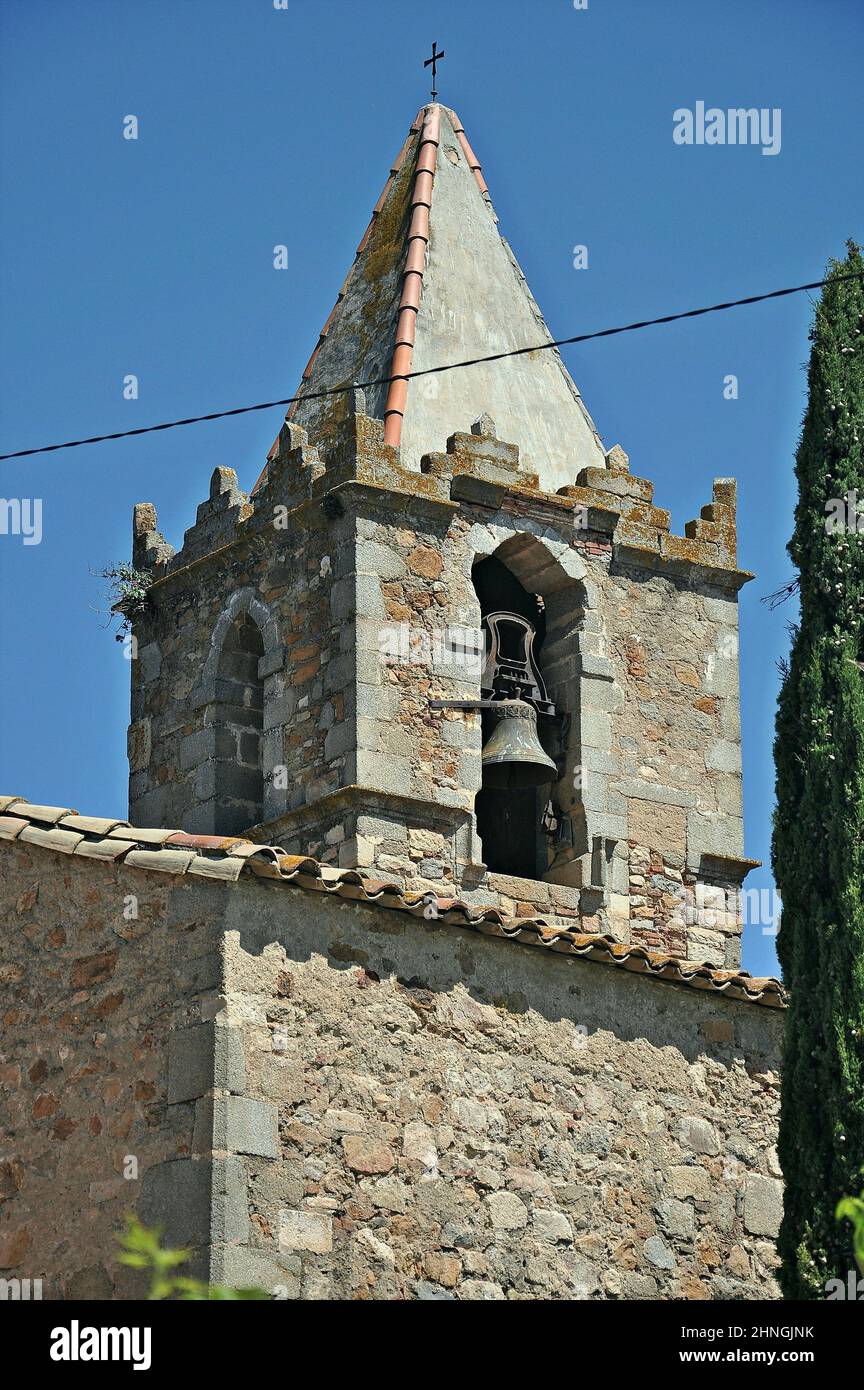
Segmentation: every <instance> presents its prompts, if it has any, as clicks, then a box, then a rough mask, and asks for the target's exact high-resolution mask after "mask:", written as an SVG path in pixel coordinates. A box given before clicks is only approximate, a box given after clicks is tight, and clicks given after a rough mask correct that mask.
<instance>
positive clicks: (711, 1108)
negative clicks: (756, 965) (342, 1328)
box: [226, 884, 781, 1300]
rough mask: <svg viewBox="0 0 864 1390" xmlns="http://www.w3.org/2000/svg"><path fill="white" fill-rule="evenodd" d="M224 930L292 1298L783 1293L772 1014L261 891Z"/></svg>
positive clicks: (273, 1236)
mask: <svg viewBox="0 0 864 1390" xmlns="http://www.w3.org/2000/svg"><path fill="white" fill-rule="evenodd" d="M240 887H241V889H242V885H240ZM253 895H254V897H253ZM253 903H254V906H253ZM226 928H227V930H228V938H227V940H228V946H227V961H226V972H227V973H226V1001H227V1002H226V1008H227V1014H228V1018H229V1020H230V1021H232V1022H234V1023H235V1024H236V1026H237V1027H238V1028H240V1029H241V1030H242V1033H243V1047H244V1052H245V1066H246V1078H247V1086H248V1087H249V1088H250V1090H249V1093H250V1094H251V1095H253V1096H256V1097H260V1099H261V1100H262V1101H266V1102H268V1103H269V1104H270V1105H271V1106H272V1107H273V1109H274V1114H275V1115H276V1117H277V1118H278V1134H279V1138H278V1150H277V1152H276V1157H275V1158H272V1159H270V1160H269V1161H268V1160H266V1159H262V1158H261V1157H257V1158H252V1157H249V1158H245V1159H244V1160H243V1163H244V1168H245V1184H246V1190H247V1192H248V1201H249V1220H250V1240H251V1245H252V1248H253V1250H254V1251H255V1257H256V1267H257V1268H258V1269H259V1270H261V1271H262V1276H261V1277H265V1276H264V1274H263V1271H264V1270H265V1269H266V1268H267V1265H268V1262H269V1268H270V1272H269V1275H267V1276H266V1277H267V1278H268V1280H269V1282H270V1283H273V1284H283V1285H284V1287H285V1291H286V1292H287V1293H288V1295H289V1296H291V1297H295V1296H297V1297H301V1298H304V1299H318V1298H340V1299H341V1298H457V1299H466V1300H471V1299H503V1298H532V1299H544V1298H550V1299H572V1298H612V1299H634V1298H640V1299H657V1298H684V1299H699V1298H720V1299H741V1298H744V1299H747V1298H766V1297H767V1298H771V1297H776V1296H777V1288H776V1285H775V1283H774V1269H775V1265H776V1256H775V1252H774V1245H773V1240H772V1237H773V1236H774V1235H775V1234H776V1230H777V1224H778V1222H779V1218H780V1210H781V1189H780V1183H779V1181H778V1171H779V1170H778V1167H777V1158H776V1154H775V1152H774V1147H773V1146H774V1143H775V1137H776V1122H777V1108H778V1077H777V1070H776V1069H777V1065H778V1055H779V1028H780V1018H779V1016H778V1015H777V1014H775V1013H774V1012H773V1011H769V1010H767V1009H763V1008H760V1007H757V1006H754V1005H748V1004H739V1003H736V1002H735V1001H731V1000H728V1001H727V1000H724V999H723V998H721V997H716V996H715V997H712V996H708V995H706V994H703V993H698V992H696V991H693V990H688V989H686V988H683V987H678V986H670V985H664V984H662V983H660V982H658V981H653V980H648V979H645V978H642V977H635V976H633V975H628V974H626V973H624V972H621V971H617V970H615V969H607V968H605V967H602V966H598V965H592V964H588V963H586V962H581V961H574V960H565V959H563V958H562V957H560V956H556V955H554V954H552V953H550V954H546V953H545V952H543V951H541V950H531V949H527V948H514V946H513V945H512V943H508V942H502V941H497V940H492V939H489V938H483V937H478V936H475V935H472V934H471V933H468V932H463V931H460V930H458V929H454V928H452V927H440V926H435V924H434V923H433V924H428V925H426V926H424V925H423V924H422V923H420V922H418V921H417V920H416V919H410V920H407V919H404V918H401V917H400V916H399V914H397V913H392V912H387V911H377V910H370V909H364V908H361V907H359V906H355V905H350V904H337V903H336V902H333V901H327V902H325V903H323V904H322V903H320V902H317V901H315V899H314V898H312V897H309V896H302V897H300V898H299V900H292V902H291V903H290V904H289V905H288V906H287V907H286V905H285V903H284V895H283V894H281V893H280V892H279V891H278V889H275V890H274V891H272V892H269V893H268V892H267V889H266V887H264V886H263V885H255V884H253V885H251V888H246V889H242V891H241V892H239V893H233V894H232V895H231V899H230V902H229V910H228V917H227V919H226Z"/></svg>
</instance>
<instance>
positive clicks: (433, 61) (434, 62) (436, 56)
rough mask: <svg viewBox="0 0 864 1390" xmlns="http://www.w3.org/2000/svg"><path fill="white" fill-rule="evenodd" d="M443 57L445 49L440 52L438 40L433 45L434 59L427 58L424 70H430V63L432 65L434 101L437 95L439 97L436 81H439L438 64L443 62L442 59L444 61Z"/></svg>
mask: <svg viewBox="0 0 864 1390" xmlns="http://www.w3.org/2000/svg"><path fill="white" fill-rule="evenodd" d="M443 57H444V50H443V48H442V50H441V52H440V53H439V52H438V43H437V40H436V42H435V43H433V45H432V57H431V58H427V59H426V61H425V63H424V64H423V66H424V68H428V66H429V64H430V63H431V64H432V100H433V101H434V100H435V98H436V97H437V95H438V89H437V88H436V86H435V83H436V81H437V80H438V64H439V63H440V62H441V59H442V58H443Z"/></svg>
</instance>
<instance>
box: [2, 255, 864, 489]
mask: <svg viewBox="0 0 864 1390" xmlns="http://www.w3.org/2000/svg"><path fill="white" fill-rule="evenodd" d="M862 274H864V272H862V271H860V270H855V271H852V272H850V273H849V274H848V275H833V276H832V277H831V279H830V280H813V281H811V282H810V284H809V285H792V286H790V287H789V288H788V289H785V290H771V291H770V293H768V294H751V295H748V296H747V297H746V299H730V300H728V301H727V302H726V303H725V304H709V305H707V306H706V307H705V308H702V309H686V310H685V311H684V312H683V313H680V314H664V315H663V316H662V317H661V318H657V319H641V320H639V322H637V323H625V324H621V325H620V326H619V327H617V328H600V329H598V330H597V331H596V332H595V333H576V334H574V335H573V336H572V337H570V338H555V339H554V340H552V341H550V342H545V343H533V344H532V345H531V346H530V347H521V348H511V349H509V351H507V352H490V353H488V354H487V355H486V356H485V357H468V358H465V359H464V360H463V361H461V362H445V363H442V365H441V366H439V367H424V368H422V369H421V370H419V371H416V372H403V373H400V374H399V375H398V376H379V377H373V378H372V379H371V380H370V381H354V382H351V383H350V384H347V385H344V386H328V387H327V388H326V389H324V390H321V391H303V392H302V393H301V394H300V395H297V396H286V397H285V398H284V400H279V401H261V402H260V403H259V404H258V405H238V406H235V407H234V409H233V410H213V411H210V412H209V413H208V414H207V415H190V416H189V417H188V418H187V419H185V420H167V421H165V422H164V423H163V424H161V425H141V426H140V427H139V428H138V429H134V430H117V431H116V432H115V433H114V434H94V435H90V436H89V438H87V439H67V440H64V442H63V443H62V444H43V445H41V447H40V448H38V449H17V450H16V451H15V452H14V453H11V454H0V462H2V461H4V460H7V459H20V458H30V457H31V456H32V455H33V454H52V453H54V452H56V450H58V449H80V448H81V447H82V446H83V445H85V444H105V443H107V442H108V441H109V440H112V439H131V438H132V437H133V436H134V435H136V434H155V433H156V432H157V431H159V430H176V429H179V428H180V426H181V425H201V424H203V423H204V422H205V421H206V420H226V419H228V417H229V416H231V415H250V414H251V413H252V412H253V411H256V410H273V409H274V408H275V407H276V406H283V405H294V404H295V403H296V402H298V401H315V400H321V399H322V398H323V397H325V396H340V395H345V394H346V393H347V392H349V391H353V390H355V389H360V390H368V388H369V387H370V386H386V385H388V384H389V383H390V382H391V381H413V380H414V379H415V377H421V376H435V375H436V374H437V373H438V372H455V371H458V370H459V368H460V367H477V366H480V365H481V364H482V363H484V362H501V361H503V360H504V358H506V357H523V356H525V355H526V354H527V353H530V352H545V351H548V350H549V349H550V348H561V347H570V346H572V345H573V344H574V343H589V342H591V341H593V339H595V338H612V337H615V335H616V334H618V333H635V332H636V331H637V330H638V329H640V328H654V327H656V326H657V325H658V324H661V323H678V322H679V321H680V320H681V319H695V318H700V317H701V316H702V315H703V314H717V313H720V312H721V311H722V310H724V309H740V308H741V307H742V306H743V305H746V304H761V303H763V302H764V301H765V300H766V299H782V298H783V297H784V296H786V295H790V294H801V293H803V292H804V291H805V290H820V289H822V288H823V287H824V286H825V285H828V284H832V285H836V284H839V283H840V282H841V281H843V280H859V279H861V277H862Z"/></svg>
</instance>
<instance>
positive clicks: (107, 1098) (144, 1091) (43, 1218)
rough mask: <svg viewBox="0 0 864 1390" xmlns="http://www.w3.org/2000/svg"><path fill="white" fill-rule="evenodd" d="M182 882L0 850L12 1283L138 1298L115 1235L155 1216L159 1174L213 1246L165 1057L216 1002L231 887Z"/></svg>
mask: <svg viewBox="0 0 864 1390" xmlns="http://www.w3.org/2000/svg"><path fill="white" fill-rule="evenodd" d="M182 883H183V880H182V879H181V880H178V879H177V878H176V876H175V875H173V874H165V873H150V872H147V871H144V870H140V869H133V868H128V867H125V866H124V867H115V866H113V865H112V864H110V863H107V864H106V863H102V862H99V861H94V860H91V859H83V858H78V857H73V856H69V855H60V854H56V853H54V852H52V851H49V850H45V849H40V848H38V847H35V846H32V845H25V844H23V843H15V844H12V845H10V844H9V843H7V842H3V843H2V844H0V921H2V931H0V1022H2V1035H0V1277H2V1278H7V1279H14V1278H17V1279H26V1278H30V1279H42V1281H43V1296H44V1297H45V1298H84V1299H92V1298H97V1299H104V1298H112V1297H134V1296H139V1293H140V1285H139V1284H138V1282H137V1276H136V1275H135V1273H134V1272H133V1271H131V1270H127V1269H125V1268H124V1267H123V1266H121V1265H118V1264H117V1260H116V1255H117V1245H116V1239H115V1237H116V1234H117V1233H118V1231H119V1230H120V1229H121V1228H122V1224H123V1217H124V1214H125V1213H126V1212H127V1211H131V1210H134V1209H136V1208H137V1209H139V1211H141V1213H142V1214H147V1213H148V1211H149V1212H150V1213H151V1214H152V1206H151V1207H148V1200H149V1199H148V1196H147V1188H148V1186H149V1185H150V1184H151V1183H152V1175H153V1174H155V1173H159V1172H162V1173H165V1172H171V1171H173V1172H178V1171H179V1173H180V1175H181V1188H182V1190H180V1191H178V1194H177V1202H178V1206H179V1207H180V1208H183V1207H184V1206H185V1207H187V1208H188V1209H190V1210H189V1213H188V1216H187V1218H186V1219H185V1225H181V1227H180V1229H179V1230H178V1231H177V1234H179V1236H180V1238H181V1240H190V1242H191V1243H193V1244H202V1243H205V1242H206V1240H207V1239H208V1232H209V1204H210V1165H209V1162H201V1163H200V1164H197V1165H193V1164H192V1160H191V1159H190V1155H191V1154H192V1152H193V1130H194V1120H195V1114H194V1105H193V1104H191V1103H180V1104H173V1105H169V1104H168V1103H167V1096H168V1054H169V1040H170V1038H171V1036H172V1034H173V1033H174V1032H175V1030H183V1029H186V1028H189V1027H193V1026H195V1025H198V1026H199V1027H200V1026H202V1020H207V1019H209V1018H211V1017H212V1016H213V1012H214V1008H215V1007H217V1006H216V1004H215V1000H216V998H217V996H218V990H219V983H220V963H219V946H220V941H221V931H220V926H219V917H220V906H219V904H220V901H221V893H222V888H223V885H221V884H220V885H217V884H210V883H208V882H204V881H201V882H199V883H198V884H197V885H196V889H195V893H194V896H193V897H192V898H189V897H187V896H185V895H184V893H183V891H182V886H181V885H182ZM134 913H137V916H135V915H132V914H134ZM207 1147H208V1149H209V1144H208V1146H207ZM183 1175H193V1180H192V1181H191V1182H190V1181H188V1180H187V1181H186V1182H185V1183H183V1182H182V1178H183ZM142 1192H143V1197H142ZM195 1194H200V1196H201V1198H202V1199H203V1200H202V1201H199V1203H198V1211H197V1212H194V1211H192V1210H191V1208H193V1207H194V1205H195V1204H194V1202H193V1201H192V1196H193V1195H195ZM199 1218H200V1221H199V1224H198V1225H197V1226H196V1225H195V1222H196V1220H199Z"/></svg>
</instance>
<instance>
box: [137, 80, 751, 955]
mask: <svg viewBox="0 0 864 1390" xmlns="http://www.w3.org/2000/svg"><path fill="white" fill-rule="evenodd" d="M550 343H551V337H550V334H549V332H548V329H547V328H546V325H545V323H544V321H543V318H542V316H541V314H540V310H539V309H538V306H537V304H536V302H535V300H534V298H533V297H532V295H531V292H530V290H529V288H528V286H527V284H526V281H525V277H524V276H523V274H522V272H521V270H520V268H519V265H518V263H517V261H516V259H515V257H514V255H513V252H512V251H511V249H510V247H509V245H508V243H507V242H506V241H505V240H504V238H503V237H502V235H501V233H500V230H499V227H498V219H497V217H496V215H495V211H494V208H493V206H492V202H491V199H490V196H489V192H488V189H487V185H486V181H485V179H484V176H483V172H482V170H481V167H480V164H479V162H478V160H477V157H476V155H475V153H474V151H473V149H472V147H471V145H470V144H469V142H468V139H467V137H466V134H465V130H464V128H463V126H462V123H461V121H460V120H459V118H458V116H457V115H456V113H455V112H454V111H452V110H450V109H449V108H447V107H445V106H443V105H440V104H439V103H437V102H432V103H431V104H429V105H427V106H425V107H423V108H422V109H421V111H420V112H419V113H418V115H417V117H416V119H415V120H414V122H413V123H412V125H411V127H410V129H409V131H408V135H407V138H406V140H405V142H404V144H403V146H402V148H401V150H400V152H399V154H398V155H397V157H396V160H395V161H394V163H393V166H392V168H391V170H390V173H389V177H388V179H387V181H386V183H385V186H384V189H383V191H382V193H381V196H380V198H379V199H378V202H377V203H376V205H375V208H374V210H373V213H372V219H371V221H370V223H369V226H368V228H367V230H366V232H365V233H364V235H363V237H362V239H361V241H360V244H359V246H358V249H357V253H356V255H355V258H354V262H353V265H352V267H351V269H350V271H349V273H348V276H347V278H346V280H345V282H344V284H343V286H342V289H341V290H340V292H339V295H338V297H337V300H336V303H335V305H334V307H333V310H332V312H331V314H330V316H329V318H328V319H327V322H326V323H325V324H324V327H323V329H322V331H321V334H320V337H319V340H318V344H317V346H316V347H315V350H314V352H313V353H312V356H311V358H310V360H309V363H308V365H307V367H306V370H305V371H304V373H303V378H302V382H301V384H300V387H299V390H298V393H297V395H298V399H297V400H296V402H295V404H294V405H293V406H292V407H291V409H290V411H289V413H288V415H287V417H286V419H285V423H284V425H283V426H282V428H281V430H280V431H279V435H278V438H277V439H276V440H275V442H274V444H273V446H272V448H271V450H270V453H269V456H268V458H267V462H266V466H265V468H264V470H263V472H262V473H261V476H260V477H259V479H258V481H257V483H256V484H255V486H254V488H253V489H252V492H251V493H250V495H249V496H248V497H247V496H246V495H245V494H244V493H243V492H241V491H240V490H239V489H238V487H237V482H236V475H235V473H234V471H233V470H232V469H229V468H223V467H219V468H217V469H216V470H215V472H214V474H213V478H212V481H211V486H210V495H209V497H208V498H207V500H205V501H204V502H202V504H201V505H200V506H199V508H198V514H197V518H196V521H195V524H194V525H193V526H192V527H191V528H190V529H189V530H188V531H187V532H186V535H185V539H184V542H183V545H182V547H181V548H180V549H179V550H178V551H177V552H176V553H174V551H173V550H172V549H171V547H170V546H169V545H167V544H166V542H165V541H164V540H163V538H162V536H161V535H160V534H159V532H158V530H157V525H156V514H155V510H154V508H153V507H152V505H150V504H140V505H139V506H137V507H136V509H135V518H134V563H135V565H136V567H137V568H139V569H143V570H147V571H148V572H149V573H150V575H151V577H152V585H151V588H150V591H149V607H148V611H147V612H146V613H145V614H144V615H143V616H142V617H141V619H140V620H138V621H137V622H136V626H135V633H134V635H135V638H136V643H137V659H136V660H135V661H134V662H133V663H132V668H133V677H132V682H133V683H132V723H131V725H130V730H129V756H130V818H131V819H132V821H133V822H134V823H135V824H137V825H142V826H160V825H163V826H165V825H179V826H182V828H183V829H184V830H187V831H189V832H191V833H195V834H199V835H213V836H217V837H232V836H247V837H250V838H252V839H254V840H256V841H260V842H266V843H268V844H271V845H274V846H277V847H281V848H282V849H283V850H284V851H285V853H286V854H290V855H303V856H311V857H314V858H315V859H317V860H319V861H320V862H321V863H323V864H324V865H325V866H329V868H330V870H332V871H333V872H339V871H350V870H356V871H357V872H358V873H360V874H362V875H364V876H365V877H367V878H373V879H377V880H380V881H382V882H383V883H387V882H391V883H395V884H397V885H399V886H400V887H401V888H404V889H407V890H409V891H415V892H417V893H418V894H421V895H422V894H424V893H430V894H433V893H434V894H435V895H437V897H438V899H440V898H441V897H448V896H449V897H451V898H453V899H462V900H463V901H466V902H469V903H471V904H473V905H477V904H481V905H482V904H486V903H488V904H489V905H490V906H491V907H498V908H500V909H501V910H502V911H503V912H504V913H505V914H506V915H507V916H509V917H512V918H513V919H514V920H518V918H519V917H520V916H523V917H524V916H529V915H530V916H532V917H534V918H536V917H537V916H542V917H543V918H544V919H546V920H548V922H549V923H550V924H552V925H554V924H555V923H556V922H560V921H564V922H566V923H567V925H569V926H571V927H572V926H574V925H576V924H577V923H578V924H581V929H582V930H584V931H586V932H604V933H606V934H611V935H613V936H615V937H616V939H618V940H619V941H622V942H641V943H643V944H644V945H646V946H649V947H652V948H653V949H656V950H662V951H667V952H668V953H669V954H671V955H674V956H678V957H683V958H686V959H691V960H701V961H710V962H711V963H712V964H714V965H717V966H720V967H727V968H730V967H735V966H737V964H738V962H739V957H740V931H741V920H740V914H739V912H738V910H737V894H738V889H739V887H740V884H741V881H742V879H743V876H744V874H745V873H746V872H747V869H748V867H749V861H747V860H746V859H744V858H743V828H742V801H741V757H740V726H739V703H738V644H737V632H738V626H737V624H738V607H737V594H738V590H739V589H740V587H741V586H742V584H744V583H745V582H746V581H747V580H748V579H749V578H750V577H751V576H750V575H748V574H747V573H745V572H743V571H741V570H739V569H738V567H737V562H736V536H735V484H734V482H733V481H732V480H730V479H718V480H715V482H714V486H713V492H712V496H711V500H710V502H708V503H707V505H706V506H705V507H703V508H702V514H701V516H700V517H699V518H698V519H696V520H694V521H691V522H688V524H687V526H686V528H685V535H684V536H683V537H681V536H675V535H672V534H671V532H670V519H669V513H668V512H667V511H665V510H663V509H662V508H660V507H656V506H655V505H654V502H653V488H652V485H651V483H650V482H648V481H647V480H646V479H644V478H640V477H638V476H635V475H634V474H633V473H631V471H630V467H629V461H628V457H627V455H626V454H625V453H624V451H623V449H622V448H620V446H615V447H614V448H612V449H610V450H606V449H605V448H604V445H603V443H602V442H601V439H600V436H599V435H598V432H597V429H596V427H595V425H594V423H593V421H592V419H591V417H590V415H589V413H588V411H587V409H586V406H585V404H584V402H583V400H582V397H581V395H580V393H579V390H578V388H577V386H576V385H575V383H574V382H573V380H572V379H571V377H570V375H569V373H568V372H567V370H566V368H565V366H564V364H563V362H562V360H561V358H560V356H559V353H558V352H557V350H556V349H555V348H553V347H551V346H546V347H544V344H550ZM532 345H536V347H537V350H536V351H532V352H528V353H523V354H521V355H516V356H509V357H507V356H504V357H503V358H501V359H499V360H498V361H479V362H476V363H475V364H474V365H471V366H460V367H453V368H452V369H450V370H446V371H440V372H439V371H434V370H433V369H434V368H438V367H442V366H446V365H448V364H453V363H460V362H463V361H465V360H466V359H475V358H486V357H491V356H493V355H496V354H506V353H513V352H515V351H516V350H518V349H523V348H525V347H530V346H532ZM418 373H420V375H417V374H418ZM363 383H367V385H365V386H364V385H363ZM368 383H372V384H368ZM382 891H385V892H386V889H382Z"/></svg>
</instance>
